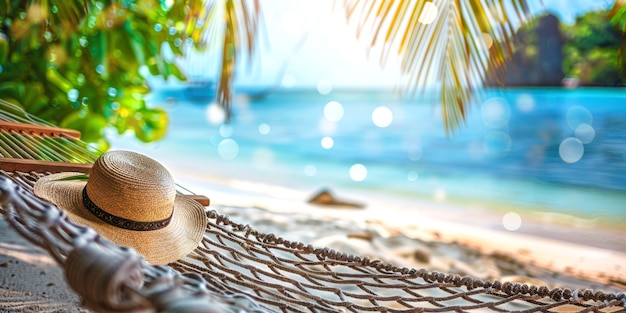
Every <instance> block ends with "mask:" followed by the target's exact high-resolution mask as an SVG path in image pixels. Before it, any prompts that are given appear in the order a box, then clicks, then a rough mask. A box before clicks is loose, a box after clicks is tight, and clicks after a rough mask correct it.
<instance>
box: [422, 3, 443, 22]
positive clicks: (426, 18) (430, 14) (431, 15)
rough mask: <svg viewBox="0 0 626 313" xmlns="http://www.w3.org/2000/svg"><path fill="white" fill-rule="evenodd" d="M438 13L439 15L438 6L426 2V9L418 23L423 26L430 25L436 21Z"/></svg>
mask: <svg viewBox="0 0 626 313" xmlns="http://www.w3.org/2000/svg"><path fill="white" fill-rule="evenodd" d="M437 13H439V9H438V8H437V6H436V5H435V4H434V3H432V2H426V3H424V7H423V8H422V12H421V13H420V17H419V19H418V21H419V22H420V23H422V24H425V25H428V24H430V23H432V22H434V21H435V19H436V18H437Z"/></svg>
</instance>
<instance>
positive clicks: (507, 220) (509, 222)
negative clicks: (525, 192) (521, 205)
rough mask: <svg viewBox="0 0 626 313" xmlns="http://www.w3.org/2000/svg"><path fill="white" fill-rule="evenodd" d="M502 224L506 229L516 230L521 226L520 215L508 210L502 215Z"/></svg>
mask: <svg viewBox="0 0 626 313" xmlns="http://www.w3.org/2000/svg"><path fill="white" fill-rule="evenodd" d="M502 226H504V229H506V230H508V231H516V230H518V229H519V228H520V227H521V226H522V217H521V216H520V215H519V214H517V213H515V212H508V213H506V214H504V215H503V216H502Z"/></svg>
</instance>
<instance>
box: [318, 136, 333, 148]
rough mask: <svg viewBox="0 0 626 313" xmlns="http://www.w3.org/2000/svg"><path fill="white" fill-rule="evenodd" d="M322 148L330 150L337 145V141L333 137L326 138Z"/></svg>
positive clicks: (323, 140) (322, 142) (323, 139)
mask: <svg viewBox="0 0 626 313" xmlns="http://www.w3.org/2000/svg"><path fill="white" fill-rule="evenodd" d="M321 145H322V148H324V149H326V150H328V149H331V148H332V147H333V146H334V145H335V141H334V140H333V138H331V137H324V138H322V141H321Z"/></svg>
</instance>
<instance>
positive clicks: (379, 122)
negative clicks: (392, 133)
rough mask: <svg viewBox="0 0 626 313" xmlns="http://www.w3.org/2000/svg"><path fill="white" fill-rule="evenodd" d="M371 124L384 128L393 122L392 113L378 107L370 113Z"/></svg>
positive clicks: (386, 108) (387, 109) (383, 107)
mask: <svg viewBox="0 0 626 313" xmlns="http://www.w3.org/2000/svg"><path fill="white" fill-rule="evenodd" d="M372 122H374V125H376V126H378V127H380V128H385V127H387V126H389V125H391V122H393V113H392V112H391V110H390V109H389V108H388V107H386V106H379V107H377V108H376V109H374V111H373V112H372Z"/></svg>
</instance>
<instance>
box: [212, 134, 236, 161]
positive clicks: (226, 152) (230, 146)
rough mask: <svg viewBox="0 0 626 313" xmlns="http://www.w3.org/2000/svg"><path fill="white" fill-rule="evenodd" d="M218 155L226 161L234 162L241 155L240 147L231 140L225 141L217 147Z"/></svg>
mask: <svg viewBox="0 0 626 313" xmlns="http://www.w3.org/2000/svg"><path fill="white" fill-rule="evenodd" d="M217 153H219V155H220V157H222V159H224V160H232V159H234V158H236V157H237V155H239V145H238V144H237V142H236V141H234V140H232V139H230V138H228V139H224V140H222V141H220V143H219V144H218V145H217Z"/></svg>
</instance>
